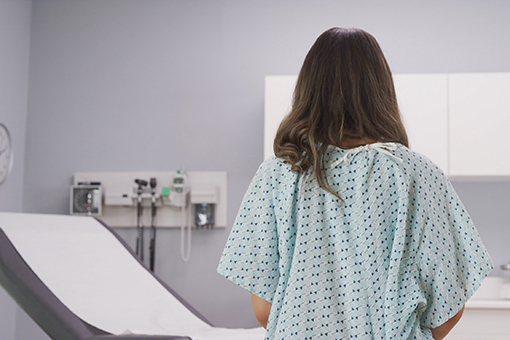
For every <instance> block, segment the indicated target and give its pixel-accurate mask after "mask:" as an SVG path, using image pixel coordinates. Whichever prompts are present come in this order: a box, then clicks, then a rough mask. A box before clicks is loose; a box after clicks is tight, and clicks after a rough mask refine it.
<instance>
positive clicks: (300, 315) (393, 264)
mask: <svg viewBox="0 0 510 340" xmlns="http://www.w3.org/2000/svg"><path fill="white" fill-rule="evenodd" d="M326 159H327V162H326V165H327V167H328V170H327V176H328V180H329V183H330V185H331V186H332V188H333V189H334V190H335V191H336V192H337V193H339V195H340V196H341V198H342V199H341V200H339V199H338V198H336V197H335V196H334V195H332V194H330V193H328V192H326V191H325V190H323V189H321V188H319V187H318V184H317V182H316V181H315V180H312V181H309V180H308V178H309V177H307V176H303V175H299V174H296V173H294V172H292V171H291V170H290V166H289V165H288V164H286V163H284V162H283V161H282V160H281V159H278V158H275V157H272V158H270V159H268V160H266V161H265V162H264V163H263V164H262V165H261V166H260V168H259V170H258V171H257V173H256V175H255V177H254V178H253V180H252V182H251V184H250V186H249V189H248V191H247V192H246V195H245V197H244V200H243V202H242V205H241V208H240V210H239V213H238V216H237V219H236V222H235V225H234V228H233V230H232V232H231V234H230V237H229V239H228V241H227V244H226V246H225V249H224V252H223V255H222V257H221V260H220V264H219V267H218V272H219V273H220V274H222V275H224V276H225V277H227V278H228V279H230V280H232V281H233V282H235V283H236V284H238V285H240V286H241V287H243V288H245V289H247V290H248V291H250V292H251V293H254V294H255V295H257V296H259V297H261V298H263V299H265V300H267V301H269V302H271V303H272V307H271V313H270V317H269V322H268V327H267V332H266V339H286V340H289V339H299V340H304V339H367V340H369V339H377V340H379V339H381V340H382V339H387V340H388V339H395V340H403V339H433V338H432V335H431V332H430V330H429V328H431V327H432V328H434V327H437V326H439V325H441V324H443V323H444V322H446V321H447V320H449V319H450V318H451V317H453V316H454V315H455V314H456V313H457V312H458V311H459V310H460V309H461V308H462V306H463V305H464V304H465V303H466V301H467V300H468V299H469V297H470V296H471V295H472V294H473V293H474V291H475V290H476V289H477V288H478V287H479V286H480V284H481V281H482V280H483V278H484V277H485V276H486V275H487V274H488V273H489V272H490V270H491V269H492V267H493V265H492V261H491V259H490V257H489V255H488V253H487V251H486V250H485V248H484V246H483V244H482V242H481V240H480V237H479V235H478V233H477V231H476V229H475V227H474V225H473V223H472V221H471V219H470V217H469V216H468V214H467V213H466V211H465V209H464V207H463V205H462V203H461V202H460V200H459V198H458V196H457V194H456V193H455V191H454V189H453V187H452V185H451V184H450V182H449V181H448V179H447V178H446V176H445V175H444V173H443V172H442V171H441V170H440V169H439V168H438V167H437V166H436V165H434V164H433V163H432V162H431V161H430V160H428V159H427V158H425V157H424V156H421V155H419V154H417V153H415V152H413V151H411V150H409V149H408V148H406V147H405V146H403V145H400V144H396V143H374V144H369V145H366V146H361V147H357V148H354V149H347V150H345V149H339V148H333V147H331V148H329V149H328V152H327V154H326Z"/></svg>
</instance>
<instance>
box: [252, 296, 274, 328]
mask: <svg viewBox="0 0 510 340" xmlns="http://www.w3.org/2000/svg"><path fill="white" fill-rule="evenodd" d="M251 304H252V306H253V311H254V312H255V317H256V318H257V321H258V322H259V323H260V324H261V325H262V327H264V328H266V327H267V321H268V320H269V312H270V311H271V303H270V302H267V301H266V300H264V299H263V298H260V297H258V296H257V295H255V294H251Z"/></svg>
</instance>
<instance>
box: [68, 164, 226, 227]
mask: <svg viewBox="0 0 510 340" xmlns="http://www.w3.org/2000/svg"><path fill="white" fill-rule="evenodd" d="M79 183H82V186H83V183H85V184H88V183H94V184H96V186H97V187H100V189H101V190H100V195H101V206H100V207H98V208H97V211H96V210H94V213H93V214H94V215H98V217H99V218H100V219H101V220H103V221H104V222H105V223H107V224H108V225H110V226H111V227H114V228H115V227H124V228H134V227H137V226H139V225H143V226H152V225H156V226H157V227H164V228H180V227H182V225H183V214H184V216H185V218H186V219H189V220H190V221H191V224H193V225H195V221H198V224H196V226H198V227H202V228H203V227H214V228H225V227H226V226H227V173H226V172H223V171H209V172H205V171H185V170H178V171H172V172H76V173H75V174H74V179H73V186H72V188H75V189H80V188H82V186H80V184H79ZM97 184H100V185H97ZM83 188H85V186H83ZM95 195H96V196H94V198H95V200H94V202H97V194H95ZM82 196H83V197H82V198H81V201H84V202H85V203H83V204H82V208H81V211H84V212H82V213H83V214H89V212H90V210H91V208H87V207H88V205H87V202H91V201H90V199H91V196H90V195H88V194H87V192H84V193H82ZM87 209H88V210H87ZM156 210H157V215H155V214H156ZM71 213H73V214H74V213H76V211H73V209H72V208H71ZM185 223H186V224H187V223H188V222H187V221H186V222H185Z"/></svg>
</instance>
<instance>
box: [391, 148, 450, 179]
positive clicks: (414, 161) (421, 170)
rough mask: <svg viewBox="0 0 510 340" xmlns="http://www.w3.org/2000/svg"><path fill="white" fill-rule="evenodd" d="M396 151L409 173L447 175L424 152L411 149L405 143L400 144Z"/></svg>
mask: <svg viewBox="0 0 510 340" xmlns="http://www.w3.org/2000/svg"><path fill="white" fill-rule="evenodd" d="M395 153H396V155H397V156H398V157H399V158H400V159H402V162H403V164H404V169H405V170H406V171H407V172H408V173H414V174H418V175H420V176H425V177H428V176H434V177H438V176H440V177H446V174H445V172H444V171H443V169H441V168H440V167H439V166H438V165H437V164H436V163H434V162H433V161H432V160H431V159H430V158H428V157H427V156H426V155H424V154H422V153H419V152H417V151H414V150H412V149H409V148H408V147H406V146H404V145H399V148H398V149H397V150H396V151H395Z"/></svg>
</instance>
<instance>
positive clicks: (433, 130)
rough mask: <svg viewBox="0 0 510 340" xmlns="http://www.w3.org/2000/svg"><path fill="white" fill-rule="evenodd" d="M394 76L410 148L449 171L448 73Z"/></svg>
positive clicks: (446, 171)
mask: <svg viewBox="0 0 510 340" xmlns="http://www.w3.org/2000/svg"><path fill="white" fill-rule="evenodd" d="M393 80H394V83H395V91H396V92H397V100H398V105H399V108H400V112H401V114H402V119H403V121H404V126H405V128H406V131H407V135H408V137H409V147H410V149H411V150H414V151H416V152H418V153H421V154H423V155H425V156H427V157H428V158H430V159H431V160H432V161H433V162H434V163H436V164H437V165H438V166H439V167H440V168H441V169H443V171H444V172H445V173H448V172H449V169H448V91H447V86H448V76H447V75H446V74H398V75H394V76H393Z"/></svg>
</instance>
